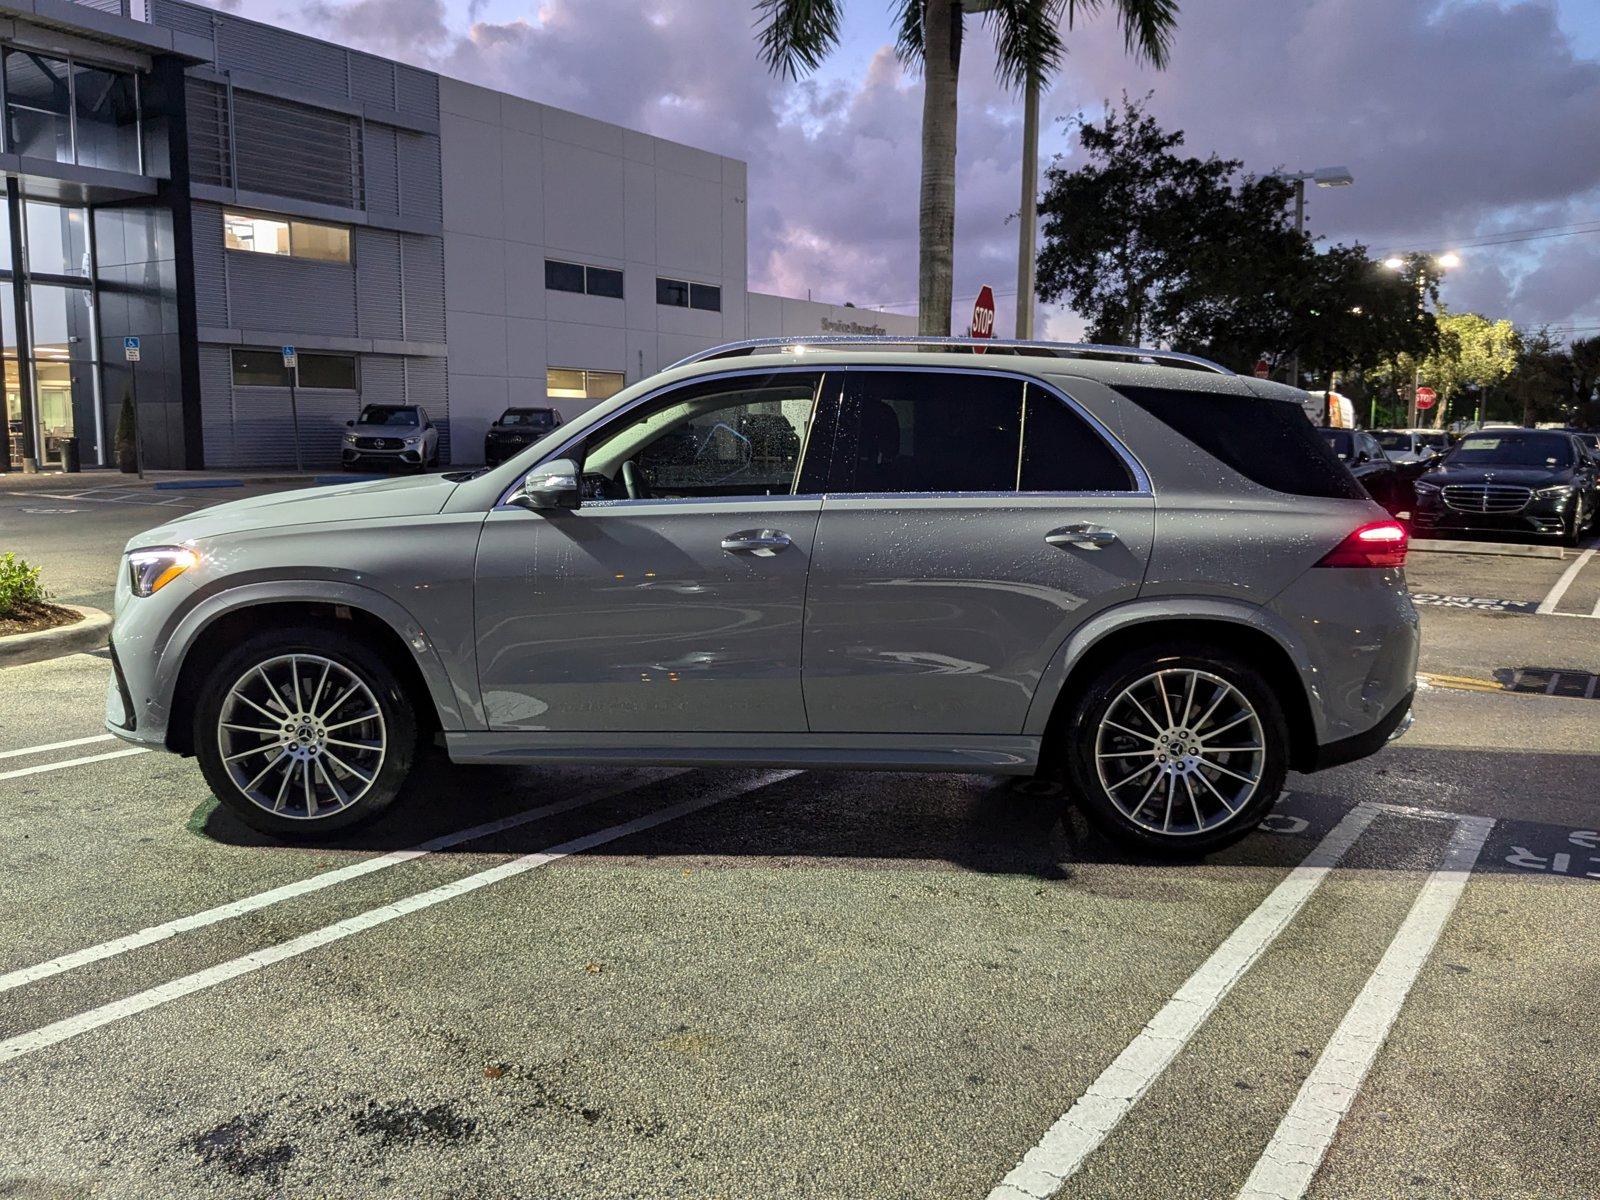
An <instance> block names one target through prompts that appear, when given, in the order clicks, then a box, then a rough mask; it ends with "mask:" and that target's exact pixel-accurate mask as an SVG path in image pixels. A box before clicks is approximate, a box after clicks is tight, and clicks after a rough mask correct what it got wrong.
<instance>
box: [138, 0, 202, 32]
mask: <svg viewBox="0 0 1600 1200" xmlns="http://www.w3.org/2000/svg"><path fill="white" fill-rule="evenodd" d="M149 8H150V23H151V24H152V25H163V26H165V27H166V28H168V29H176V30H178V32H180V33H188V34H193V35H194V36H195V37H202V38H205V39H206V40H207V41H210V40H211V35H212V33H213V31H214V28H215V23H214V22H213V20H212V16H213V13H212V11H211V10H210V9H209V8H202V7H201V6H200V5H198V4H184V3H182V2H181V0H149Z"/></svg>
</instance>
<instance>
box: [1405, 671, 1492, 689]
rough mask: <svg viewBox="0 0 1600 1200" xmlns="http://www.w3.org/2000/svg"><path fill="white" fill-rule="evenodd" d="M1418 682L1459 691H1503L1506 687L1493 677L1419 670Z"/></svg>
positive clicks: (1427, 685)
mask: <svg viewBox="0 0 1600 1200" xmlns="http://www.w3.org/2000/svg"><path fill="white" fill-rule="evenodd" d="M1417 682H1418V683H1420V684H1423V685H1424V686H1426V687H1436V688H1450V689H1452V690H1454V691H1458V692H1503V691H1505V690H1506V689H1505V688H1504V687H1503V686H1502V685H1501V684H1498V683H1496V682H1495V681H1494V680H1492V679H1474V678H1472V677H1471V676H1469V675H1435V674H1434V673H1433V672H1431V671H1418V672H1417Z"/></svg>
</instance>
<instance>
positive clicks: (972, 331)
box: [967, 283, 994, 354]
mask: <svg viewBox="0 0 1600 1200" xmlns="http://www.w3.org/2000/svg"><path fill="white" fill-rule="evenodd" d="M967 333H968V336H970V337H975V338H992V337H993V336H994V289H993V288H991V287H990V286H989V285H988V284H987V283H986V284H984V285H983V287H981V288H980V289H978V299H977V302H976V303H975V304H973V306H972V325H971V327H970V328H969V329H968V331H967ZM972 352H973V353H974V354H982V353H983V347H982V346H974V347H973V348H972Z"/></svg>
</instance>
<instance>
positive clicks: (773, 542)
mask: <svg viewBox="0 0 1600 1200" xmlns="http://www.w3.org/2000/svg"><path fill="white" fill-rule="evenodd" d="M792 545H794V543H793V542H792V541H790V539H789V535H788V534H787V533H785V532H784V531H783V530H781V529H741V530H740V531H739V532H738V533H730V534H729V535H728V536H727V537H725V538H723V539H722V548H723V549H724V550H726V551H728V553H730V554H754V555H756V556H757V557H759V558H771V557H772V556H773V555H774V554H776V553H777V552H778V551H780V550H786V549H788V547H790V546H792Z"/></svg>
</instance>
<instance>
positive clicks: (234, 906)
mask: <svg viewBox="0 0 1600 1200" xmlns="http://www.w3.org/2000/svg"><path fill="white" fill-rule="evenodd" d="M687 773H688V768H687V767H685V768H682V769H679V770H667V771H649V772H637V773H633V772H630V773H629V775H628V776H627V777H626V778H624V779H622V780H620V781H614V782H612V783H610V784H607V785H604V786H601V787H595V788H589V789H586V790H584V791H581V792H579V793H578V794H577V795H575V796H570V797H568V798H567V799H565V800H558V801H555V802H554V803H552V804H542V805H540V806H539V807H537V808H529V809H525V810H523V811H522V812H519V813H513V814H512V815H511V816H509V817H501V818H500V819H499V820H496V821H487V822H485V823H484V824H482V825H474V826H472V827H471V828H470V829H458V830H456V831H455V832H454V833H446V834H442V835H440V836H439V837H436V838H431V839H429V840H428V841H426V842H421V843H419V844H418V845H415V846H412V847H411V848H410V849H409V850H395V851H392V852H391V853H389V854H384V855H380V856H378V857H376V858H368V859H364V860H362V861H361V862H358V863H352V864H350V865H349V866H347V867H337V868H335V869H334V870H332V871H323V872H322V873H320V874H317V875H311V876H308V877H307V878H305V879H300V880H296V881H295V882H294V883H286V884H284V885H283V886H282V887H275V888H270V889H268V890H267V891H265V892H257V893H256V894H255V895H253V896H245V897H243V898H242V899H239V900H233V901H230V902H229V903H227V904H219V905H217V906H216V907H215V908H208V909H206V910H205V911H203V912H197V913H193V914H191V915H189V916H186V917H178V918H176V919H174V920H171V921H163V922H162V923H161V924H159V925H151V926H149V927H147V928H145V929H140V930H138V931H137V932H135V933H129V934H125V935H123V936H122V937H119V938H112V939H111V940H110V941H108V942H99V943H97V944H96V945H93V946H85V947H84V948H83V949H82V950H74V951H72V952H71V953H70V954H63V955H60V956H58V957H56V958H52V959H50V960H49V961H48V962H42V963H38V964H36V965H34V966H31V967H19V968H18V969H17V970H15V971H8V972H6V973H5V974H4V975H0V992H6V991H10V990H11V989H12V988H17V987H21V986H22V985H23V984H26V983H36V982H38V981H39V980H41V979H48V978H50V977H51V976H52V975H60V974H63V973H64V972H67V971H71V970H73V969H74V968H76V967H82V966H87V965H88V964H89V963H92V962H100V961H101V960H103V959H107V958H115V957H116V956H117V955H119V954H126V953H128V952H129V951H130V950H139V949H142V948H143V947H145V946H150V945H154V944H155V943H156V942H163V941H166V939H168V938H170V937H175V936H177V935H178V934H180V933H188V932H190V931H191V930H195V929H204V928H205V927H206V926H208V925H216V924H219V923H221V922H223V921H230V920H232V919H233V918H234V917H240V916H243V915H244V914H245V913H250V912H257V911H259V910H260V909H263V908H267V907H270V906H271V905H274V904H280V903H282V902H283V901H285V900H292V899H294V898H295V897H296V896H304V895H308V894H309V893H311V892H320V891H322V890H323V889H325V888H330V887H333V886H334V885H335V884H340V883H347V882H349V881H350V880H352V879H360V878H362V877H363V876H366V875H372V874H375V873H376V872H378V871H384V870H387V869H388V868H390V867H396V866H399V865H400V864H401V863H405V862H411V861H412V860H414V859H418V858H422V857H424V856H426V855H429V854H435V853H437V852H438V851H440V850H449V849H450V848H452V847H454V846H459V845H462V844H463V843H465V842H471V841H476V840H477V839H479V838H485V837H490V836H492V835H494V834H496V833H504V832H505V831H506V830H508V829H516V828H517V827H519V826H522V825H527V824H530V823H532V822H534V821H540V820H543V819H544V818H545V817H553V816H557V815H559V814H561V813H564V812H571V811H572V810H573V809H575V808H581V807H583V806H584V805H586V804H594V803H596V802H597V801H600V800H609V799H611V798H612V797H613V796H619V795H621V794H622V793H624V792H631V791H634V790H636V789H638V788H641V787H647V786H649V785H650V784H652V783H660V782H661V781H662V780H664V779H671V778H672V777H673V776H675V775H683V774H687Z"/></svg>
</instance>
